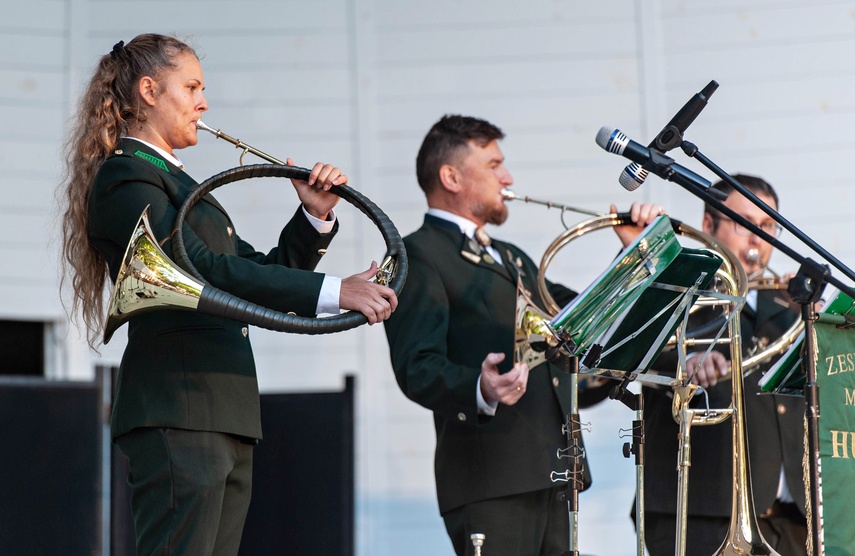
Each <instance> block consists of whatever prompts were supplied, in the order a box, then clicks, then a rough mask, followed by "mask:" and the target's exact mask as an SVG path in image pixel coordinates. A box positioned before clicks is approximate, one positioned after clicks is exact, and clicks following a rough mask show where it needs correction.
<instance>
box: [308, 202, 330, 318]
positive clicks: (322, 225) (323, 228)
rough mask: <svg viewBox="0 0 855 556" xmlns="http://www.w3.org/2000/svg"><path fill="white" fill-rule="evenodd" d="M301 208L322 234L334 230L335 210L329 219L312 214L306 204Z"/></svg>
mask: <svg viewBox="0 0 855 556" xmlns="http://www.w3.org/2000/svg"><path fill="white" fill-rule="evenodd" d="M300 208H302V209H303V214H305V215H306V218H308V219H309V222H310V223H311V224H312V226H313V227H314V228H315V229H316V230H317V231H318V233H320V234H328V233H330V232H331V231H332V229H333V226H335V211H334V210H331V211H330V216H329V220H321V219H320V218H318V217H317V216H312V215H311V214H309V211H307V210H306V207H305V205H300ZM336 305H338V301H336Z"/></svg>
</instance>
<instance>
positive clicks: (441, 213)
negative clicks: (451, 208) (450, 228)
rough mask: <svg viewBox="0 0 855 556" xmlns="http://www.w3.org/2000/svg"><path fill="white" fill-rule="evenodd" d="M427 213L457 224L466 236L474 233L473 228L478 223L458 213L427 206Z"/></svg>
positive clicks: (471, 235)
mask: <svg viewBox="0 0 855 556" xmlns="http://www.w3.org/2000/svg"><path fill="white" fill-rule="evenodd" d="M427 213H428V214H430V215H431V216H435V217H437V218H441V219H442V220H445V221H447V222H451V223H453V224H457V226H458V227H459V228H460V231H461V232H463V233H464V234H466V236H467V237H473V236H474V235H475V228H477V227H478V224H476V223H475V222H472V221H471V220H469V219H468V218H464V217H462V216H460V215H457V214H454V213H452V212H448V211H447V210H442V209H438V208H429V209H428V211H427Z"/></svg>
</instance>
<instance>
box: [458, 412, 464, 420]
mask: <svg viewBox="0 0 855 556" xmlns="http://www.w3.org/2000/svg"><path fill="white" fill-rule="evenodd" d="M457 420H458V421H465V420H466V414H465V413H462V412H461V413H458V414H457Z"/></svg>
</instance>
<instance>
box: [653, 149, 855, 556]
mask: <svg viewBox="0 0 855 556" xmlns="http://www.w3.org/2000/svg"><path fill="white" fill-rule="evenodd" d="M680 147H681V148H682V150H683V152H685V153H686V154H687V155H688V156H689V157H692V158H696V159H697V160H699V161H700V162H701V163H702V164H703V165H704V166H705V167H707V168H708V169H709V170H711V171H712V172H713V173H715V174H716V175H717V176H719V177H720V178H721V179H722V180H724V181H726V182H727V183H728V184H730V185H731V186H733V188H734V189H735V190H736V191H738V192H739V193H741V194H742V195H743V196H745V197H746V198H747V199H749V200H750V201H751V202H752V203H753V204H754V205H756V206H757V207H759V208H760V209H761V210H762V211H763V212H765V213H766V214H767V215H769V216H770V217H772V219H774V220H775V222H777V223H779V224H780V225H781V226H782V227H784V228H785V229H786V230H787V231H789V232H790V233H792V234H793V235H794V236H796V237H797V238H798V239H800V240H801V241H802V242H804V243H805V244H806V245H808V247H810V248H811V249H812V250H813V251H814V252H816V253H818V254H819V255H820V256H822V258H823V259H825V260H826V261H828V262H830V263H831V264H832V265H833V266H834V267H835V268H837V269H838V270H840V271H841V272H842V273H843V274H844V275H845V276H847V277H848V278H849V279H851V280H853V281H855V273H853V271H852V270H851V269H849V268H848V267H847V266H846V265H844V264H843V263H842V262H840V261H839V260H838V259H837V258H836V257H834V256H833V255H831V254H830V253H829V252H828V251H826V250H825V249H824V248H822V247H821V246H820V245H819V244H817V243H816V242H815V241H814V240H812V239H811V238H809V237H808V236H807V235H806V234H804V233H803V232H802V231H801V230H799V229H798V228H797V227H796V226H794V225H793V224H792V223H791V222H789V221H788V220H787V219H786V218H784V217H783V216H782V215H781V214H780V213H779V212H778V211H776V210H775V209H773V208H772V207H770V206H769V205H767V204H766V203H764V202H763V201H762V200H761V199H759V198H758V197H757V195H755V194H754V193H753V192H751V191H750V190H749V189H748V188H746V187H745V186H744V185H742V184H741V183H739V182H738V181H737V180H735V179H734V178H733V177H732V176H730V175H729V174H728V173H727V172H725V171H724V170H723V169H721V168H720V167H719V166H717V165H716V164H715V163H713V162H712V161H711V160H710V159H709V158H707V157H706V156H704V155H703V154H702V153H701V152H700V151H698V148H697V146H695V145H694V144H693V143H690V142H688V141H683V142H682V144H681V145H680ZM660 171H661V172H663V173H665V174H667V173H668V172H667V168H662V169H660ZM660 175H661V174H660ZM668 179H670V178H668ZM670 181H674V182H675V183H678V184H680V185H682V186H683V187H684V188H685V189H687V190H688V191H689V192H691V193H692V194H694V195H696V196H698V197H699V198H701V199H702V200H703V201H705V202H707V203H709V204H710V205H711V206H713V207H715V208H716V209H717V210H719V211H721V212H722V213H724V214H726V215H727V216H728V217H729V218H731V219H732V220H734V221H736V222H737V223H738V224H740V225H741V226H743V227H745V228H746V229H748V230H750V231H751V232H752V233H753V234H755V235H757V236H758V237H760V238H761V239H763V240H764V241H766V242H767V243H770V244H771V245H773V246H774V247H776V248H777V249H779V250H780V251H782V252H783V253H784V254H786V255H787V256H789V257H790V258H791V259H793V260H795V261H796V262H798V263H799V264H800V265H801V266H800V268H799V271H798V273H797V274H796V276H795V277H794V278H792V279H791V280H790V282H789V284H788V286H787V291H788V293H789V294H790V297H791V298H792V300H793V301H794V302H796V303H798V304H799V305H800V306H801V318H802V321H804V324H805V349H806V350H807V353H809V354H812V353H813V352H814V349H815V345H814V343H815V342H814V335H813V333H814V323H815V321H816V320H817V314H816V311H815V310H814V304H815V303H816V302H817V301H818V300H819V299H820V297H821V296H822V292H823V290H824V289H825V286H826V284H827V283H830V284H833V285H834V286H836V287H837V288H838V289H839V290H840V291H842V292H843V293H845V294H846V295H848V296H850V297H852V298H853V299H855V290H853V289H852V288H851V287H849V286H847V285H846V284H843V283H842V282H840V281H839V280H837V279H836V278H834V277H832V276H831V271H830V270H829V268H828V266H826V265H822V264H820V263H817V262H816V261H813V260H811V259H809V258H806V257H803V256H802V255H800V254H798V253H796V252H795V251H794V250H793V249H791V248H789V247H788V246H787V245H785V244H784V243H782V242H781V241H779V240H778V239H777V238H776V237H775V236H772V235H770V234H768V233H766V232H765V231H763V230H762V229H761V228H759V227H758V226H756V225H755V224H754V223H753V222H751V221H749V220H747V219H746V218H744V217H742V216H741V215H739V214H737V213H736V212H735V211H733V210H731V209H730V208H729V207H727V206H726V205H725V204H724V203H722V202H721V201H720V200H719V199H717V198H715V197H714V196H713V195H710V192H709V191H706V190H704V189H703V188H702V187H699V186H698V185H697V184H696V183H687V182H686V180H681V179H670ZM806 360H807V364H806V368H805V375H806V376H805V387H804V397H805V415H806V418H807V432H808V454H809V457H808V468H809V481H810V503H811V508H812V515H811V517H812V519H811V524H810V526H811V533H812V537H813V543H812V544H813V555H814V556H819V555H820V554H822V544H823V543H822V522H821V504H822V500H821V495H820V491H819V484H820V483H819V481H820V476H819V423H818V421H819V391H818V387H817V383H816V361H815V360H814V358H813V357H812V356H811V357H807V358H806Z"/></svg>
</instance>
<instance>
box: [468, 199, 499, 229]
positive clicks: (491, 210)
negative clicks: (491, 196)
mask: <svg viewBox="0 0 855 556" xmlns="http://www.w3.org/2000/svg"><path fill="white" fill-rule="evenodd" d="M472 213H473V214H474V215H475V216H477V217H478V218H480V219H481V220H483V221H484V222H486V223H487V224H494V225H496V226H501V225H502V224H504V223H505V220H507V219H508V207H507V206H506V205H505V203H500V204H499V205H498V206H490V207H486V206H484V205H480V204H479V205H476V206H474V207H472Z"/></svg>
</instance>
